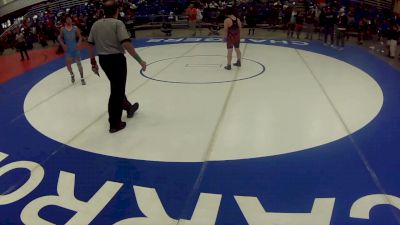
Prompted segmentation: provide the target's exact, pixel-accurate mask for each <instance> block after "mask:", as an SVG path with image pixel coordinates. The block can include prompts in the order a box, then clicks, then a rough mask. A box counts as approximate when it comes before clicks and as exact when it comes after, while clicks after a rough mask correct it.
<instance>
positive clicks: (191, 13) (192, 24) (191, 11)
mask: <svg viewBox="0 0 400 225" xmlns="http://www.w3.org/2000/svg"><path fill="white" fill-rule="evenodd" d="M186 15H187V17H188V23H189V29H190V31H192V32H193V33H192V36H196V34H197V28H196V24H197V9H196V8H195V7H194V5H193V4H190V5H189V7H188V8H187V9H186Z"/></svg>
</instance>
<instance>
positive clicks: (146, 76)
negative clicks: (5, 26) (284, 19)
mask: <svg viewBox="0 0 400 225" xmlns="http://www.w3.org/2000/svg"><path fill="white" fill-rule="evenodd" d="M134 45H135V46H136V47H137V51H138V52H139V53H140V55H141V56H142V58H143V59H145V60H146V61H147V62H148V63H149V66H148V70H147V71H145V72H143V71H140V68H139V66H138V65H137V63H135V61H134V60H133V59H132V58H130V57H127V58H128V59H127V60H128V82H127V90H126V93H127V96H128V98H129V99H130V100H131V101H138V102H139V103H140V105H141V108H140V109H139V111H138V112H137V114H135V117H134V118H132V119H127V118H126V115H125V114H124V118H123V120H125V121H126V122H127V128H126V129H125V130H123V131H121V132H119V133H116V134H112V135H111V134H109V133H108V122H107V118H108V115H107V101H108V95H109V83H108V80H107V78H106V76H105V74H104V72H101V73H100V75H101V76H100V77H97V76H96V75H94V74H92V72H90V69H89V68H90V63H89V61H88V60H85V61H84V62H83V65H84V68H85V71H86V80H87V85H86V86H82V85H81V84H80V83H79V82H77V83H75V84H74V85H73V84H71V83H70V81H69V75H68V72H67V70H66V68H65V67H64V59H63V58H62V57H57V56H54V55H51V54H52V53H51V51H50V50H47V51H48V53H46V52H44V51H40V52H38V53H35V54H38V55H45V56H46V57H45V58H42V59H41V60H42V61H40V62H37V63H36V62H32V63H23V64H20V62H17V61H16V60H15V59H14V60H9V61H6V60H3V59H2V60H1V66H0V67H1V68H2V69H0V71H1V73H2V75H1V76H2V77H3V80H2V82H0V83H1V84H0V108H1V111H0V115H1V116H0V123H1V125H2V129H0V193H1V195H0V212H1V213H0V224H4V225H13V224H21V223H24V224H35V225H36V224H37V225H39V224H40V225H42V224H76V225H84V224H100V225H106V224H117V225H122V224H126V225H130V224H135V225H136V224H138V225H141V224H154V225H170V224H171V225H172V224H179V225H182V224H195V225H211V224H218V225H242V224H253V225H330V224H331V225H400V211H399V210H400V175H399V171H400V153H399V146H400V129H399V127H400V107H399V104H398V103H399V100H400V88H399V87H400V72H399V70H398V69H396V68H394V67H392V66H391V65H388V64H387V63H386V62H385V61H383V60H381V59H380V58H377V57H376V56H374V55H372V54H370V53H369V52H368V51H367V50H365V49H362V48H360V47H357V46H348V47H347V48H346V49H345V50H343V51H338V50H336V49H333V48H330V47H327V46H324V45H322V44H321V43H319V42H305V41H297V40H293V41H288V40H282V39H259V38H246V39H243V43H242V45H241V49H242V52H243V66H242V67H241V68H234V69H233V70H232V71H226V70H224V69H223V67H224V66H225V63H226V59H225V54H226V49H225V46H224V44H223V43H221V40H220V39H219V38H174V39H139V40H135V41H134ZM83 55H84V58H86V57H87V54H86V52H84V54H83ZM12 57H17V56H10V57H8V58H9V59H12ZM39 59H40V57H38V58H37V59H36V60H39ZM35 63H36V64H35ZM20 65H25V66H22V69H21V66H20ZM10 67H13V68H18V69H19V70H23V71H22V72H19V71H18V70H14V69H13V70H10V69H8V68H10ZM7 69H8V70H7ZM74 69H75V71H76V75H77V68H76V67H75V68H74ZM4 71H8V72H4ZM10 71H11V72H10ZM6 77H7V78H6ZM78 81H79V80H78Z"/></svg>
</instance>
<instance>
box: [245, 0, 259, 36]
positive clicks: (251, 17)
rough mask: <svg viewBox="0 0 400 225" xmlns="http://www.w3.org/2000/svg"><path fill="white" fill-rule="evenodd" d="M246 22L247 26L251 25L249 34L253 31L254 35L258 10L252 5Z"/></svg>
mask: <svg viewBox="0 0 400 225" xmlns="http://www.w3.org/2000/svg"><path fill="white" fill-rule="evenodd" d="M246 23H247V26H248V27H249V34H248V35H249V36H250V34H251V33H252V35H253V36H254V32H255V28H256V25H257V11H256V10H255V9H254V7H253V6H250V9H249V10H248V12H247V14H246Z"/></svg>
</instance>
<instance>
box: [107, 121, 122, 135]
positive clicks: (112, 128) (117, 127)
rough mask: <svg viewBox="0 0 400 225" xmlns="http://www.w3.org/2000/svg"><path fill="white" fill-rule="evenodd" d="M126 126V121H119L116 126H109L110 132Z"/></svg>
mask: <svg viewBox="0 0 400 225" xmlns="http://www.w3.org/2000/svg"><path fill="white" fill-rule="evenodd" d="M125 127H126V123H125V122H120V123H119V124H118V125H117V126H115V127H110V133H112V134H113V133H116V132H118V131H120V130H122V129H124V128H125Z"/></svg>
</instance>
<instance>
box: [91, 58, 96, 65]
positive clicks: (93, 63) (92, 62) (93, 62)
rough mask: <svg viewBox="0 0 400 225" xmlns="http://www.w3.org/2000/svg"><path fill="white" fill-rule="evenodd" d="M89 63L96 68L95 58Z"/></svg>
mask: <svg viewBox="0 0 400 225" xmlns="http://www.w3.org/2000/svg"><path fill="white" fill-rule="evenodd" d="M90 63H91V64H92V66H96V65H97V62H96V59H95V58H91V59H90Z"/></svg>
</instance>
